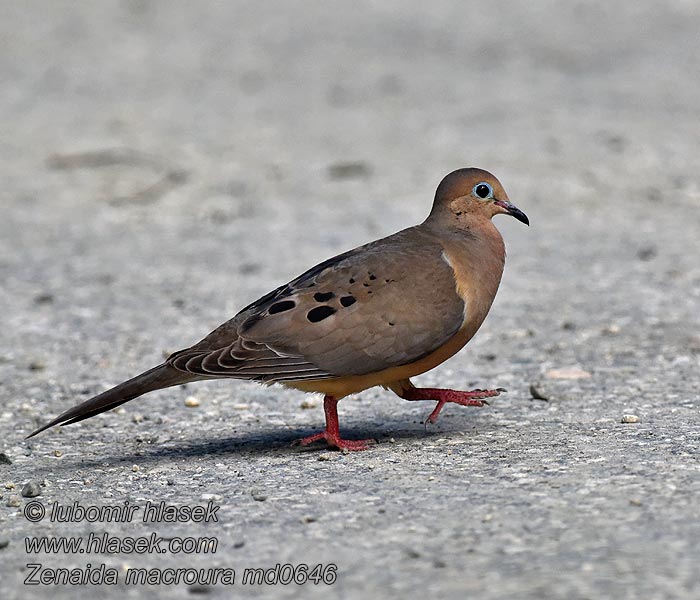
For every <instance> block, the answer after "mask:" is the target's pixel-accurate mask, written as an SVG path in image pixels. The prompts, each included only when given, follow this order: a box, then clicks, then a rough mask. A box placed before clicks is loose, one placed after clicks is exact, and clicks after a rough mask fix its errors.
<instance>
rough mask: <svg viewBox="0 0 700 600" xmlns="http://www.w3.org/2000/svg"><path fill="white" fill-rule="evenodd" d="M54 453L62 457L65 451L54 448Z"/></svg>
mask: <svg viewBox="0 0 700 600" xmlns="http://www.w3.org/2000/svg"><path fill="white" fill-rule="evenodd" d="M53 455H54V456H55V457H57V458H60V457H61V456H63V452H61V451H60V450H54V451H53Z"/></svg>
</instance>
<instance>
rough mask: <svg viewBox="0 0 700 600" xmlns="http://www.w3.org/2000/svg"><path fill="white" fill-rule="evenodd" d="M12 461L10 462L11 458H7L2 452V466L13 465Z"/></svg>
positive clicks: (0, 460) (0, 459) (0, 454)
mask: <svg viewBox="0 0 700 600" xmlns="http://www.w3.org/2000/svg"><path fill="white" fill-rule="evenodd" d="M11 464H12V461H11V460H10V457H9V456H7V454H5V453H4V452H0V465H11Z"/></svg>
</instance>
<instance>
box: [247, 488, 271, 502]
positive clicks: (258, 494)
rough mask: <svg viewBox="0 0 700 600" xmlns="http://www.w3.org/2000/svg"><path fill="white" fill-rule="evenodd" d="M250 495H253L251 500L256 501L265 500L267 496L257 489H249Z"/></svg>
mask: <svg viewBox="0 0 700 600" xmlns="http://www.w3.org/2000/svg"><path fill="white" fill-rule="evenodd" d="M250 495H251V496H253V500H255V501H256V502H265V500H267V496H266V495H265V494H263V493H262V492H260V491H258V490H253V491H251V492H250Z"/></svg>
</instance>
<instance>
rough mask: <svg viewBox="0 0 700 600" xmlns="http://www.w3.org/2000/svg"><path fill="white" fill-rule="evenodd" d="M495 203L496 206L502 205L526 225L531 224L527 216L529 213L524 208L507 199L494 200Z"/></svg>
mask: <svg viewBox="0 0 700 600" xmlns="http://www.w3.org/2000/svg"><path fill="white" fill-rule="evenodd" d="M493 203H494V204H495V205H496V206H500V207H501V208H502V209H504V210H505V211H506V212H507V213H508V214H509V215H510V216H511V217H515V218H516V219H518V221H520V222H521V223H525V225H529V224H530V219H528V218H527V215H526V214H525V213H524V212H523V211H522V210H520V209H519V208H518V207H517V206H515V205H513V204H511V203H510V202H506V201H505V200H494V202H493Z"/></svg>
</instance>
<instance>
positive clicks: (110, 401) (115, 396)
mask: <svg viewBox="0 0 700 600" xmlns="http://www.w3.org/2000/svg"><path fill="white" fill-rule="evenodd" d="M197 379H199V378H198V377H197V376H196V375H194V376H193V375H192V374H191V373H183V372H182V371H178V370H177V369H174V368H173V367H171V366H170V365H167V364H162V365H158V366H157V367H153V368H152V369H150V370H148V371H146V372H144V373H141V375H137V376H136V377H134V378H133V379H129V380H128V381H125V382H124V383H120V384H119V385H117V386H115V387H113V388H112V389H110V390H107V391H106V392H102V393H101V394H98V395H97V396H95V397H94V398H90V400H86V401H85V402H83V403H82V404H78V405H77V406H74V407H73V408H69V409H68V410H67V411H66V412H64V413H62V414H60V415H58V417H56V418H55V419H54V420H53V421H51V422H50V423H47V424H46V425H44V426H42V427H39V429H37V430H36V431H33V432H32V433H30V434H29V435H28V436H27V439H28V438H30V437H33V436H35V435H36V434H37V433H41V432H42V431H44V430H45V429H48V428H49V427H53V426H54V425H70V424H71V423H77V422H78V421H82V420H83V419H89V418H90V417H94V416H95V415H99V414H100V413H102V412H105V411H106V410H110V409H112V408H116V407H117V406H119V405H120V404H124V403H125V402H128V401H129V400H133V399H134V398H138V397H139V396H142V395H143V394H146V393H148V392H152V391H154V390H160V389H162V388H167V387H171V386H173V385H180V384H182V383H187V382H188V381H195V380H197Z"/></svg>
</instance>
